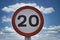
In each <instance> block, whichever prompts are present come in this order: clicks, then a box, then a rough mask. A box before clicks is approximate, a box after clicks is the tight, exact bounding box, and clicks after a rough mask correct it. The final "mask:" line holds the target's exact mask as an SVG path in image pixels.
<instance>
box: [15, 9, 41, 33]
mask: <svg viewBox="0 0 60 40" xmlns="http://www.w3.org/2000/svg"><path fill="white" fill-rule="evenodd" d="M15 24H16V26H17V28H18V29H19V30H20V31H21V32H24V33H32V32H34V31H36V30H37V29H38V28H39V25H40V17H39V15H38V14H37V12H35V11H34V10H31V9H24V10H22V11H20V12H19V13H18V14H17V15H16V18H15Z"/></svg>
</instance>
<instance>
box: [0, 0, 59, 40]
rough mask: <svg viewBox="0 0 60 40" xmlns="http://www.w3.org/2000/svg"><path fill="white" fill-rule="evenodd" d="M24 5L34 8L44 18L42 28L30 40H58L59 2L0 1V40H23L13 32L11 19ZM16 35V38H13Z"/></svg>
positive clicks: (39, 0)
mask: <svg viewBox="0 0 60 40" xmlns="http://www.w3.org/2000/svg"><path fill="white" fill-rule="evenodd" d="M25 5H29V6H34V7H36V8H37V9H38V10H40V11H41V12H42V14H43V16H44V27H43V29H42V31H41V32H40V33H39V34H37V35H36V36H33V37H32V40H35V39H34V38H35V37H36V40H40V39H42V40H52V39H53V40H60V34H59V33H60V0H0V39H1V40H20V39H21V40H23V39H24V38H23V37H21V36H19V35H18V34H17V33H16V32H15V31H14V30H13V28H12V23H11V18H12V15H13V13H14V12H15V11H16V10H17V9H18V8H20V7H21V6H25ZM12 34H14V35H12ZM2 35H3V36H2ZM8 35H9V36H8ZM16 35H18V37H15V36H16ZM43 35H44V36H43ZM6 37H9V38H6ZM11 37H12V38H11ZM13 37H14V38H13ZM19 37H20V38H19ZM3 38H4V39H3ZM22 38H23V39H22ZM50 38H51V39H50Z"/></svg>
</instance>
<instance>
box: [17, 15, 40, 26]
mask: <svg viewBox="0 0 60 40" xmlns="http://www.w3.org/2000/svg"><path fill="white" fill-rule="evenodd" d="M33 17H35V18H36V23H35V24H32V22H31V19H32V18H33ZM20 18H24V20H23V21H22V22H21V23H19V24H18V27H26V26H27V25H26V24H24V23H25V22H26V20H27V18H26V16H24V15H20V16H18V18H17V19H18V20H20ZM29 24H30V25H31V26H32V27H35V26H37V25H38V24H39V19H38V17H37V16H36V15H31V16H30V17H29Z"/></svg>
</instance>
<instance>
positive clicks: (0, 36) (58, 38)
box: [0, 26, 60, 40]
mask: <svg viewBox="0 0 60 40" xmlns="http://www.w3.org/2000/svg"><path fill="white" fill-rule="evenodd" d="M53 28H54V29H53ZM59 28H60V26H49V27H48V28H47V27H44V28H43V29H42V31H46V33H45V32H44V33H41V32H40V33H39V34H37V35H35V36H33V37H32V39H31V40H60V35H59V32H60V31H59V32H58V29H59ZM55 29H56V30H55ZM59 30H60V29H59ZM55 31H57V33H56V34H57V35H56V34H55ZM51 33H52V34H51ZM0 40H24V37H23V36H21V35H19V34H17V33H16V32H15V31H14V29H13V28H12V27H8V26H6V27H4V28H2V29H1V31H0Z"/></svg>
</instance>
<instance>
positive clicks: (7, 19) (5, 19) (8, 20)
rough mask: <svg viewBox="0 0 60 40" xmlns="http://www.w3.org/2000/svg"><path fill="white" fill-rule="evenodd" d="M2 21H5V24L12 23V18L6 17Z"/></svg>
mask: <svg viewBox="0 0 60 40" xmlns="http://www.w3.org/2000/svg"><path fill="white" fill-rule="evenodd" d="M2 21H3V22H11V18H8V17H6V16H3V17H2Z"/></svg>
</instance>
